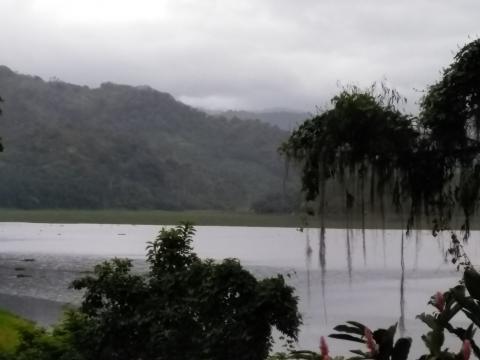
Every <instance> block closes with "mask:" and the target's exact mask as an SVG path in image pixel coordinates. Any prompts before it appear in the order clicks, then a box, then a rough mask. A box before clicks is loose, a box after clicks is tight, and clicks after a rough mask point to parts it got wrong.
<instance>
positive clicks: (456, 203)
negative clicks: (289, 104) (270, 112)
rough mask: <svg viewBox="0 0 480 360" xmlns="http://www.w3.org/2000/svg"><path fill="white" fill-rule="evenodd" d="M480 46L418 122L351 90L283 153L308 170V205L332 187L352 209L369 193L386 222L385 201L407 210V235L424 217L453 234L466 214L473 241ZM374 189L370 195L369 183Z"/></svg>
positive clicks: (468, 50)
mask: <svg viewBox="0 0 480 360" xmlns="http://www.w3.org/2000/svg"><path fill="white" fill-rule="evenodd" d="M479 54H480V40H476V41H473V42H471V43H470V44H468V45H466V46H465V47H464V48H462V49H461V50H460V52H459V53H458V54H457V55H456V57H455V59H454V63H453V64H452V65H451V66H450V67H449V68H447V70H445V72H444V74H443V77H442V79H441V81H440V82H438V83H437V84H435V85H433V86H431V87H430V88H429V89H428V91H427V94H426V96H425V98H424V99H423V101H422V104H421V106H422V111H421V114H420V116H419V117H418V118H415V117H412V116H409V115H405V114H403V113H402V112H400V111H399V110H398V109H397V107H396V106H397V104H398V102H399V101H400V100H401V98H400V97H399V96H398V94H397V93H396V92H395V91H391V90H389V89H386V88H385V87H383V86H382V88H381V91H380V92H378V91H377V89H376V88H375V86H373V87H372V88H370V89H367V90H360V89H358V88H356V87H352V88H348V89H345V90H344V91H342V92H341V93H340V94H339V95H337V96H335V97H334V98H333V99H332V108H331V109H329V110H327V111H325V112H323V113H322V114H320V115H318V116H316V117H313V118H312V119H310V120H307V121H306V122H305V123H304V124H302V125H301V126H300V127H299V128H298V129H296V130H295V131H294V132H293V133H292V135H291V136H290V138H289V139H288V141H287V142H285V143H284V144H283V146H282V147H281V151H282V152H283V153H284V154H285V155H286V156H287V158H290V159H293V160H294V161H295V162H297V163H299V164H301V169H302V186H303V190H304V192H305V198H306V200H308V201H313V200H317V199H318V200H319V202H320V205H319V212H320V213H323V212H324V211H323V210H324V208H325V205H324V204H325V201H326V199H325V197H324V196H322V189H325V186H326V182H327V181H329V182H332V181H333V182H338V183H340V184H342V185H343V186H344V188H345V194H346V196H347V201H346V203H347V207H348V208H353V207H354V206H355V200H356V199H360V203H361V206H360V211H361V212H362V216H364V214H365V200H364V196H365V192H366V190H367V189H369V192H370V199H369V202H370V206H371V209H374V208H375V202H376V201H375V199H376V198H379V201H378V202H377V203H378V204H379V207H380V211H381V212H382V216H384V215H383V214H384V212H385V204H384V202H383V198H384V195H385V194H387V193H388V194H389V195H390V196H391V202H392V203H393V205H394V207H395V208H396V209H397V210H399V211H402V209H409V210H408V221H407V229H409V228H410V227H411V226H412V225H413V224H414V223H415V221H418V220H420V219H421V215H426V216H427V217H429V216H431V217H432V218H433V232H434V234H436V233H437V232H438V231H441V230H444V229H446V228H448V227H449V222H450V220H451V218H452V216H453V213H454V212H455V211H456V210H457V209H458V208H460V209H462V211H463V215H464V217H465V222H464V225H463V230H464V231H465V238H468V235H469V228H470V217H471V216H472V215H473V213H474V211H475V209H476V206H477V204H478V200H479V185H480V168H479V164H478V161H479V160H480V130H479V129H480V60H479V59H480V56H479ZM367 180H368V181H370V186H369V187H367V185H366V181H367Z"/></svg>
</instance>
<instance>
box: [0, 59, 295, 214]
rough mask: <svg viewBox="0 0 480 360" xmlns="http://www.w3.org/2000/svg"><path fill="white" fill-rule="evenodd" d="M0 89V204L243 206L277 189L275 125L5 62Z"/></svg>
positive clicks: (278, 133)
mask: <svg viewBox="0 0 480 360" xmlns="http://www.w3.org/2000/svg"><path fill="white" fill-rule="evenodd" d="M0 96H1V97H2V98H3V99H4V100H5V102H4V103H2V104H1V107H2V109H3V114H2V116H1V117H0V134H1V135H2V139H3V143H4V146H5V151H4V152H3V153H2V154H0V169H1V174H2V175H1V177H0V207H20V208H158V209H246V208H250V207H251V205H252V204H253V203H254V202H258V201H259V200H261V199H264V198H268V197H269V196H271V194H274V193H279V192H281V191H282V184H283V178H284V174H285V169H284V162H283V160H282V159H281V158H280V156H279V155H278V152H277V148H278V146H279V145H280V144H281V142H282V141H283V140H285V139H286V138H287V136H288V132H287V131H284V130H281V129H279V128H278V127H275V126H271V125H269V124H265V123H262V122H260V121H244V120H239V119H228V118H226V117H221V116H220V117H219V116H211V115H208V114H206V113H205V112H202V111H199V110H197V109H194V108H192V107H190V106H187V105H185V104H183V103H181V102H179V101H177V100H175V99H174V98H173V97H172V96H171V95H170V94H167V93H163V92H159V91H156V90H154V89H152V88H150V87H147V86H142V87H132V86H126V85H117V84H112V83H104V84H102V85H101V86H100V87H99V88H89V87H86V86H78V85H73V84H68V83H65V82H61V81H44V80H42V79H41V78H39V77H37V76H29V75H22V74H18V73H16V72H14V71H12V70H10V69H9V68H7V67H5V66H0Z"/></svg>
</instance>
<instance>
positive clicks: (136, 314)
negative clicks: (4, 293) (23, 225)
mask: <svg viewBox="0 0 480 360" xmlns="http://www.w3.org/2000/svg"><path fill="white" fill-rule="evenodd" d="M193 234H194V229H193V227H192V226H191V225H188V224H186V225H182V226H178V227H176V228H173V229H169V230H167V229H162V231H161V232H160V234H159V236H158V237H157V239H156V240H155V241H153V242H151V243H149V245H148V248H147V263H148V265H149V272H148V273H147V274H146V275H140V274H136V273H134V272H132V262H131V261H130V260H125V259H113V260H111V261H106V262H104V263H102V264H100V265H97V266H96V267H95V269H94V273H93V275H91V276H86V277H84V278H81V279H79V280H76V281H75V282H74V283H73V287H74V288H75V289H79V290H80V289H82V290H84V291H85V295H84V298H83V302H82V305H81V307H80V309H78V310H76V311H70V312H68V313H66V315H65V320H64V321H63V322H62V323H61V324H60V325H58V326H57V327H56V328H55V329H54V330H53V332H52V333H46V332H45V331H43V330H38V329H37V330H35V331H34V332H29V333H23V334H22V341H21V343H20V345H19V347H18V349H17V353H16V354H15V355H16V357H14V358H15V359H22V360H30V359H35V360H43V359H45V360H47V359H48V360H57V359H58V360H64V359H71V360H113V359H115V360H134V359H138V360H140V359H144V360H145V359H159V360H161V359H169V360H170V359H175V360H181V359H211V360H216V359H218V360H220V359H222V360H223V359H229V360H247V359H248V360H256V359H258V360H260V359H265V358H267V356H268V353H269V351H270V349H271V345H272V336H271V331H272V327H276V328H277V329H278V330H279V331H280V332H281V333H282V334H283V335H285V336H286V337H287V339H289V341H293V340H296V338H297V334H298V327H299V325H300V315H299V313H298V310H297V298H296V297H295V296H294V295H293V292H294V289H293V288H292V287H290V286H288V285H286V283H285V281H284V279H283V277H282V276H280V275H278V276H277V277H274V278H267V279H263V280H257V279H256V278H255V277H254V276H253V275H252V274H250V273H249V272H248V271H247V270H245V269H244V268H243V267H242V266H241V265H240V263H239V262H238V261H237V260H235V259H226V260H224V261H222V262H218V263H217V262H214V261H213V260H200V259H199V258H198V257H197V255H196V254H195V253H194V252H193V250H192V247H191V242H192V236H193Z"/></svg>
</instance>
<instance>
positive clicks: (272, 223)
mask: <svg viewBox="0 0 480 360" xmlns="http://www.w3.org/2000/svg"><path fill="white" fill-rule="evenodd" d="M404 219H405V217H404V216H402V215H401V214H387V216H386V218H385V221H384V222H383V221H382V217H381V216H379V215H377V214H369V215H367V216H366V218H365V229H405V227H404V226H403V225H402V224H403V223H404ZM462 220H463V219H462V218H461V217H456V218H454V219H453V221H452V225H453V226H452V228H453V229H456V230H458V229H460V227H461V224H462ZM475 220H476V219H472V221H471V223H472V224H471V229H472V230H480V221H475ZM185 221H189V222H192V223H193V224H194V225H196V226H245V227H285V228H319V227H320V219H319V218H318V217H313V216H308V217H307V216H305V215H304V214H256V213H253V212H235V211H221V210H185V211H169V210H123V209H102V210H71V209H42V210H21V209H0V222H11V223H17V222H18V223H22V222H26V223H56V224H128V225H178V224H180V223H181V222H185ZM346 223H347V222H346V216H345V215H344V214H332V213H331V214H328V215H327V216H326V217H325V226H326V228H331V229H344V228H346ZM350 224H351V226H350V228H352V229H361V228H362V221H361V219H360V217H359V216H356V217H354V218H353V219H351V221H350ZM415 228H416V229H417V228H418V229H419V230H420V229H421V230H431V228H432V222H431V221H428V220H427V219H424V221H423V222H422V224H421V226H419V227H415Z"/></svg>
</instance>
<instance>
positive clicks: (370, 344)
mask: <svg viewBox="0 0 480 360" xmlns="http://www.w3.org/2000/svg"><path fill="white" fill-rule="evenodd" d="M365 339H366V340H367V348H368V350H370V353H371V354H372V355H373V354H376V353H377V343H376V342H375V339H374V338H373V334H372V330H370V329H369V328H367V327H366V328H365Z"/></svg>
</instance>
